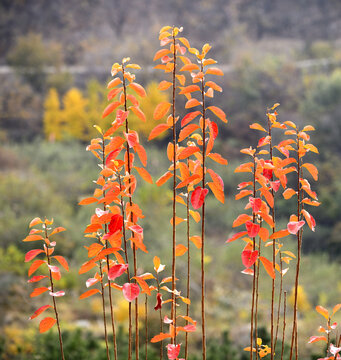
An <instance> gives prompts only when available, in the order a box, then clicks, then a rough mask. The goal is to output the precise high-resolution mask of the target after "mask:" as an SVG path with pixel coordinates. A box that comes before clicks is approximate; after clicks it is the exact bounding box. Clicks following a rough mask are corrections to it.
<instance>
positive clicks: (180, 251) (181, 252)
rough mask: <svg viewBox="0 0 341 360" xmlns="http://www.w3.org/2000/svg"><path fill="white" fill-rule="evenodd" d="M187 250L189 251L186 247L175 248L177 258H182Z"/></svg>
mask: <svg viewBox="0 0 341 360" xmlns="http://www.w3.org/2000/svg"><path fill="white" fill-rule="evenodd" d="M187 250H188V249H187V247H186V246H185V245H182V244H179V245H177V246H176V248H175V256H182V255H184V254H186V252H187Z"/></svg>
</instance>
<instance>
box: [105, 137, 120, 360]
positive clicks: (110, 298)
mask: <svg viewBox="0 0 341 360" xmlns="http://www.w3.org/2000/svg"><path fill="white" fill-rule="evenodd" d="M102 165H103V168H104V166H105V144H104V137H103V136H102ZM103 197H105V191H103ZM103 210H104V211H106V203H104V204H103ZM104 232H105V233H107V232H108V224H105V225H104ZM105 248H106V249H108V241H107V240H106V241H105ZM106 259H107V270H108V287H109V303H110V316H111V327H112V336H113V342H114V358H115V360H117V342H116V329H115V315H114V307H113V304H112V295H111V281H110V279H109V255H107V256H106Z"/></svg>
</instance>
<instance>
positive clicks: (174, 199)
mask: <svg viewBox="0 0 341 360" xmlns="http://www.w3.org/2000/svg"><path fill="white" fill-rule="evenodd" d="M172 38H173V40H172V41H173V63H174V67H173V73H172V82H173V85H172V86H173V88H172V117H173V124H172V131H173V221H172V235H173V238H172V244H173V248H172V309H171V318H172V320H173V325H174V328H175V329H176V306H175V301H176V300H175V270H176V256H175V249H176V223H175V220H176V123H175V89H176V85H175V81H176V77H175V75H176V46H175V45H176V44H175V32H174V27H173V32H172ZM172 343H174V344H176V331H175V336H174V339H172Z"/></svg>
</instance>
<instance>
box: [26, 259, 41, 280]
mask: <svg viewBox="0 0 341 360" xmlns="http://www.w3.org/2000/svg"><path fill="white" fill-rule="evenodd" d="M43 264H45V261H44V260H35V261H34V262H33V263H32V265H31V266H30V268H29V270H28V276H31V275H32V274H33V273H34V272H35V271H36V270H37V269H38V268H39V267H40V266H41V265H43Z"/></svg>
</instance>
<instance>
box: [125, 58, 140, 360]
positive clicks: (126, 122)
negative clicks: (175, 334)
mask: <svg viewBox="0 0 341 360" xmlns="http://www.w3.org/2000/svg"><path fill="white" fill-rule="evenodd" d="M124 73H125V69H124V64H123V63H122V74H123V76H122V78H123V93H124V111H127V110H128V107H127V86H126V81H125V76H124ZM125 128H126V133H127V134H128V132H129V122H128V116H127V117H126V121H125ZM126 148H127V170H128V174H129V180H128V181H129V194H130V197H129V203H130V206H132V205H133V202H132V189H131V186H130V185H131V180H130V175H131V167H130V149H129V144H128V141H126ZM130 220H131V222H133V220H134V219H133V213H131V215H130ZM131 236H132V238H134V237H135V234H134V232H133V231H132V232H131ZM133 260H134V276H136V275H137V255H136V246H135V244H134V242H133ZM135 283H136V280H135ZM135 358H136V360H138V359H139V303H138V298H136V299H135Z"/></svg>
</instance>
